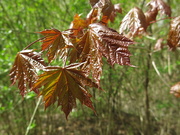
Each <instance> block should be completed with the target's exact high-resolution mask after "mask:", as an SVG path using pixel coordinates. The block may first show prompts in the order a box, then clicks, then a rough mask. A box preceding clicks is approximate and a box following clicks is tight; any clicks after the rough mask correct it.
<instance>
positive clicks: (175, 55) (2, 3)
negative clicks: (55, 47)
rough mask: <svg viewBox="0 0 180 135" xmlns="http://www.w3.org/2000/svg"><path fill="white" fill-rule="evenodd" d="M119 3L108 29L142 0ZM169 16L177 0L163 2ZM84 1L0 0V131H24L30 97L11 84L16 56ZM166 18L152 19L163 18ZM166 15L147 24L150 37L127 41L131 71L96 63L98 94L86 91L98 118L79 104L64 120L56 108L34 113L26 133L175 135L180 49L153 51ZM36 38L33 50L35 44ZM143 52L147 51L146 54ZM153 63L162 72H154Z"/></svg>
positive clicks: (179, 124) (62, 25) (179, 125)
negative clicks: (174, 89)
mask: <svg viewBox="0 0 180 135" xmlns="http://www.w3.org/2000/svg"><path fill="white" fill-rule="evenodd" d="M112 2H113V3H114V4H115V3H121V6H122V9H123V13H122V14H118V15H117V18H116V20H115V22H114V23H111V24H110V25H109V26H110V27H112V28H114V29H117V30H118V28H119V25H120V22H121V20H122V18H123V17H124V15H125V14H126V13H127V12H128V11H129V10H130V9H131V8H133V7H135V6H137V7H140V8H142V9H143V10H144V11H146V10H147V9H148V8H147V7H145V5H146V4H147V2H149V1H147V0H129V1H127V0H119V1H118V0H112ZM166 2H167V3H168V4H169V5H170V6H171V8H172V16H178V15H179V13H180V9H179V8H178V4H179V2H178V0H172V1H170V0H168V1H166ZM90 9H91V7H90V5H89V2H88V0H0V135H24V134H25V132H26V130H27V126H28V123H29V121H30V118H31V116H32V113H33V111H34V108H35V106H36V102H37V97H36V95H35V94H34V93H29V94H27V95H26V96H25V97H24V98H22V97H21V95H20V94H19V90H18V88H17V86H10V80H9V76H8V74H9V71H10V68H11V66H12V64H13V62H14V59H15V56H16V53H17V52H18V51H21V50H22V49H23V48H24V47H26V46H27V45H28V44H29V43H31V42H33V41H35V40H37V39H38V38H39V37H40V36H39V35H38V34H36V33H35V32H39V31H42V30H44V29H50V28H56V29H59V30H61V31H62V30H66V29H68V28H69V25H70V22H71V21H72V20H73V16H74V15H75V14H76V13H78V14H81V13H82V17H85V16H86V14H87V13H88V12H89V11H90ZM163 17H166V16H160V15H159V16H158V18H163ZM168 24H169V20H162V21H158V22H157V23H155V24H153V25H152V26H151V32H150V33H149V34H150V35H149V36H150V37H151V38H147V37H142V38H137V39H135V41H136V42H137V44H135V45H132V46H130V52H131V53H132V57H131V63H132V64H133V65H136V66H137V67H136V68H132V67H128V66H119V65H116V66H115V67H114V68H112V67H110V66H109V65H108V64H107V63H106V61H105V64H104V66H103V70H104V71H103V75H102V81H101V85H102V87H103V89H104V90H105V92H99V91H98V90H97V89H92V90H90V91H91V94H92V95H93V96H94V97H93V99H92V100H93V103H94V106H95V109H96V111H97V114H98V115H97V116H95V115H94V113H93V112H92V111H91V110H90V109H88V108H87V107H85V106H82V105H81V104H79V103H78V105H77V108H76V109H74V110H73V112H72V113H71V114H70V116H69V119H68V121H66V119H65V115H64V114H63V113H62V112H61V110H60V108H57V107H56V106H51V107H50V108H48V109H47V110H44V106H43V104H41V105H40V106H39V108H38V110H37V113H36V115H35V118H34V120H33V123H32V124H31V126H30V131H29V135H147V134H149V135H150V134H151V135H179V134H180V99H178V98H175V97H174V96H173V95H170V94H169V91H170V87H171V86H172V85H173V84H174V83H176V82H178V81H180V51H179V50H177V51H175V52H171V51H169V50H168V47H164V49H163V50H161V51H154V50H153V48H154V45H155V43H156V41H157V39H159V38H161V37H163V38H167V34H168V30H169V26H168ZM39 46H40V44H39V43H36V44H35V45H33V46H32V47H33V48H36V49H40V47H39ZM149 54H150V55H149ZM152 63H155V65H154V66H155V67H156V68H157V70H158V71H159V73H160V75H161V76H158V74H157V73H156V71H155V68H154V66H153V64H152Z"/></svg>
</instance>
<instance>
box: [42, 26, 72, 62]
mask: <svg viewBox="0 0 180 135" xmlns="http://www.w3.org/2000/svg"><path fill="white" fill-rule="evenodd" d="M39 33H40V34H42V35H44V36H45V39H43V40H42V42H43V44H42V46H41V48H42V50H43V51H44V50H48V52H47V57H48V61H49V62H51V61H52V60H54V59H55V58H57V57H58V56H60V58H63V57H65V55H64V53H66V51H67V50H66V49H67V48H68V47H70V46H71V42H70V41H69V39H68V38H67V35H68V34H67V33H65V32H60V31H59V30H57V29H50V30H44V31H41V32H39Z"/></svg>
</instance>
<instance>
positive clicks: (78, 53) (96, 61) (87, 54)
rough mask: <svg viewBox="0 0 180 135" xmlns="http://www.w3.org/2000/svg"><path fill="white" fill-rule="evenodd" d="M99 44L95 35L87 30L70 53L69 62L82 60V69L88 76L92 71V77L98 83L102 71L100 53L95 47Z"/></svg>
mask: <svg viewBox="0 0 180 135" xmlns="http://www.w3.org/2000/svg"><path fill="white" fill-rule="evenodd" d="M99 44H100V42H99V39H98V37H97V35H94V34H93V33H91V31H90V30H88V31H87V32H86V33H85V34H84V36H83V37H82V38H81V40H80V42H79V43H78V44H77V46H76V49H75V50H73V51H72V53H71V62H76V60H78V61H79V62H84V65H83V66H82V68H81V69H82V70H83V71H84V72H86V75H87V76H88V75H89V74H90V73H92V77H93V79H94V80H95V81H96V82H97V83H98V84H99V81H100V76H101V73H102V54H101V52H100V51H99V50H98V49H97V48H98V45H99Z"/></svg>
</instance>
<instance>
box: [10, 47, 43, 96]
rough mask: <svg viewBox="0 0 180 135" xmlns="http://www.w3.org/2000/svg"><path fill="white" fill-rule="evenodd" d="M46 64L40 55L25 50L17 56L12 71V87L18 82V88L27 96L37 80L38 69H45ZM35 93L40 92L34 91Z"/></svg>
mask: <svg viewBox="0 0 180 135" xmlns="http://www.w3.org/2000/svg"><path fill="white" fill-rule="evenodd" d="M44 67H45V63H44V61H43V59H42V58H41V56H40V54H39V53H37V52H34V51H33V50H23V51H21V52H19V53H18V54H17V56H16V59H15V62H14V64H13V67H12V69H11V71H10V79H11V83H12V85H14V84H15V83H16V82H17V81H18V88H19V89H20V93H21V95H22V96H24V95H25V94H26V92H28V91H27V89H28V87H29V88H31V87H32V86H33V83H34V81H35V80H36V79H37V74H36V69H43V68H44ZM34 92H36V93H37V92H38V90H37V89H34Z"/></svg>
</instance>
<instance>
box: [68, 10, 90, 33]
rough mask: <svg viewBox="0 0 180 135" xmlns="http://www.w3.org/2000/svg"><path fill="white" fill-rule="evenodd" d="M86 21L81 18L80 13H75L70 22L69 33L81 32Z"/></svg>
mask: <svg viewBox="0 0 180 135" xmlns="http://www.w3.org/2000/svg"><path fill="white" fill-rule="evenodd" d="M87 26H88V25H87V22H86V20H84V19H81V17H80V15H78V14H76V15H75V16H74V20H73V21H72V22H71V25H70V29H72V33H73V34H71V35H73V36H78V35H82V34H83V29H84V28H86V27H87Z"/></svg>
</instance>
